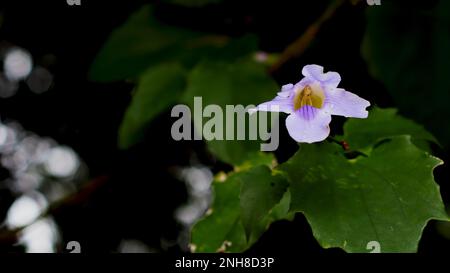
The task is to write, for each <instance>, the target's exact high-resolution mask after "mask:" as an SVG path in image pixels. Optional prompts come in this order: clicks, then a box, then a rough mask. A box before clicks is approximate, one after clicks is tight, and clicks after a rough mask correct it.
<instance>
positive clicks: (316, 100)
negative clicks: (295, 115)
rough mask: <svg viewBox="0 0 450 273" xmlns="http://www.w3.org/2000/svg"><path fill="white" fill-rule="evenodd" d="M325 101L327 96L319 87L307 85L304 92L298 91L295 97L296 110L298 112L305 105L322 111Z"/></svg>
mask: <svg viewBox="0 0 450 273" xmlns="http://www.w3.org/2000/svg"><path fill="white" fill-rule="evenodd" d="M324 101H325V94H324V92H323V90H322V88H321V87H320V86H319V85H317V84H316V85H312V86H311V85H307V86H305V87H304V88H303V89H302V90H297V92H296V94H295V97H294V110H298V109H300V108H302V107H303V106H305V105H309V106H312V107H315V108H318V109H320V108H322V106H323V102H324Z"/></svg>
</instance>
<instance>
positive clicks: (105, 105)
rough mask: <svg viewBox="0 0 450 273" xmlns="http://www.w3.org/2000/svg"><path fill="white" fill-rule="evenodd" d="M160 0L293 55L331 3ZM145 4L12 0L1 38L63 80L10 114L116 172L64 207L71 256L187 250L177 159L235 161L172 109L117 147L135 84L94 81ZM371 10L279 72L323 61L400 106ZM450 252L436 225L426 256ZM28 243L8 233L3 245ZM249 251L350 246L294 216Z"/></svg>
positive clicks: (93, 171)
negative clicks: (93, 70) (135, 244)
mask: <svg viewBox="0 0 450 273" xmlns="http://www.w3.org/2000/svg"><path fill="white" fill-rule="evenodd" d="M153 2H155V3H156V5H157V14H159V16H160V19H161V20H163V21H165V22H167V23H169V24H174V25H181V26H186V27H190V28H194V29H200V30H213V31H215V32H221V33H224V34H228V35H233V36H239V35H240V34H243V33H246V32H254V33H257V35H258V36H259V38H260V45H261V49H263V50H266V51H269V52H279V51H282V50H283V49H284V48H285V47H286V46H287V45H288V44H289V43H290V42H292V41H293V40H294V39H296V38H297V37H299V36H300V35H301V34H302V33H303V31H304V30H305V28H306V27H307V26H308V25H309V24H310V23H311V22H312V21H314V20H315V19H316V18H317V17H318V16H319V15H320V14H321V13H322V11H323V10H324V9H325V7H326V6H327V1H287V0H283V1H281V0H280V1H229V2H228V3H227V4H224V5H219V6H214V7H207V8H198V9H189V10H186V9H183V8H178V7H174V6H170V5H167V4H163V3H160V2H158V1H153ZM244 2H245V3H244ZM407 2H408V3H411V4H414V3H416V2H417V3H416V4H418V5H423V6H424V8H426V6H427V5H430V6H432V5H433V3H435V1H407ZM145 3H147V1H142V0H141V1H111V2H110V1H93V0H91V1H88V0H81V6H69V5H67V3H66V1H63V0H60V1H2V2H1V4H0V11H1V14H2V15H3V24H2V25H1V27H0V43H2V45H3V46H4V45H10V44H11V45H16V46H19V47H22V48H24V49H26V50H28V51H29V52H30V53H31V55H32V56H33V59H34V63H35V64H39V65H41V66H44V67H46V68H47V69H48V70H49V71H50V72H51V73H52V74H53V76H54V82H53V86H52V88H51V89H50V90H49V91H48V92H45V93H43V94H34V93H32V92H29V90H27V86H26V85H25V84H23V83H21V85H20V88H19V91H18V92H17V94H16V95H14V96H13V97H11V98H6V99H0V117H1V120H2V121H10V120H12V121H17V122H19V123H20V124H21V125H22V126H23V127H24V128H25V129H26V130H28V131H32V132H34V133H36V134H38V135H40V136H48V137H51V138H53V139H55V140H56V141H57V142H58V143H60V144H64V145H67V146H70V147H72V148H73V149H74V150H75V151H76V152H77V153H78V155H79V156H80V158H81V159H82V160H83V161H84V162H85V164H86V165H87V167H88V169H89V177H90V179H96V178H98V177H104V178H105V181H106V182H105V183H104V184H102V185H101V187H99V188H97V189H96V190H95V191H94V192H93V193H92V194H91V195H89V196H88V197H86V198H83V199H82V201H81V202H77V203H76V204H74V205H69V206H64V208H62V209H60V210H58V211H57V212H55V213H54V219H55V221H56V223H57V225H58V226H59V229H60V232H61V242H60V244H59V245H58V246H57V247H58V250H59V251H63V252H64V251H66V250H65V243H66V242H68V241H72V240H75V241H79V242H80V243H81V245H82V249H83V252H115V251H117V247H118V245H119V244H120V242H121V240H122V239H135V240H139V241H142V242H143V243H145V244H146V245H148V246H149V247H150V248H151V249H153V250H155V251H169V252H179V251H183V250H184V249H185V246H180V245H178V244H177V243H176V238H177V236H178V234H179V232H180V230H181V227H180V225H179V224H177V222H176V221H175V219H174V217H173V212H174V210H175V209H176V208H177V207H178V206H179V205H181V204H183V203H184V202H185V201H186V199H187V193H186V189H185V185H184V183H183V182H182V181H179V180H177V179H175V178H174V176H173V175H171V171H170V170H171V168H172V167H173V166H187V165H188V164H189V158H190V154H191V153H192V152H193V151H195V152H196V153H197V154H198V155H199V158H200V161H201V162H202V163H203V164H205V165H207V166H210V167H211V168H212V169H213V170H215V169H217V168H218V167H223V165H222V164H221V163H220V162H216V161H215V160H214V159H213V158H212V157H211V156H210V155H209V154H207V153H206V152H205V147H204V145H203V143H199V142H195V143H179V142H175V141H172V140H171V137H170V135H169V132H170V126H171V121H170V120H168V118H167V115H161V117H160V118H158V119H157V120H156V121H154V122H153V123H152V124H151V125H150V126H149V129H148V131H147V134H146V137H145V139H144V141H143V142H142V143H140V144H138V145H136V146H134V147H133V148H131V149H129V150H127V151H120V150H119V149H118V148H117V132H118V127H119V125H120V122H121V119H122V117H123V114H124V111H125V109H126V107H127V106H128V104H129V102H130V99H131V90H132V87H133V86H132V85H131V84H130V83H127V82H115V83H108V84H105V83H95V82H91V81H89V80H88V77H87V74H88V70H89V67H90V65H91V63H92V61H93V60H94V57H95V56H96V54H97V53H98V51H99V50H100V48H101V47H102V45H103V44H104V42H105V41H106V39H107V38H108V36H109V34H110V32H111V31H112V30H113V29H115V28H116V27H118V26H120V25H121V24H122V23H123V22H124V21H125V20H126V19H127V18H128V16H129V15H130V14H131V13H132V12H133V11H135V10H136V9H138V8H139V7H140V6H142V5H143V4H145ZM365 8H367V7H366V5H365V3H359V4H357V5H350V4H345V5H344V6H343V7H341V8H340V9H339V10H338V11H337V13H336V14H335V16H334V17H333V20H332V21H330V22H328V23H326V24H325V25H324V26H323V27H322V29H321V30H320V32H319V34H318V36H317V37H316V39H315V40H314V41H313V44H312V46H311V47H310V48H309V49H308V50H307V52H305V54H303V55H301V56H300V57H299V58H297V59H294V60H291V61H290V62H289V63H287V64H286V65H284V66H283V67H282V69H280V70H278V71H277V72H276V73H275V75H274V77H275V79H276V80H277V81H278V83H279V84H284V83H288V82H292V81H293V80H297V79H298V77H299V73H300V67H302V66H303V65H304V64H308V63H318V64H321V65H323V66H324V67H326V68H327V70H333V71H339V73H341V75H352V77H345V76H344V77H343V82H342V85H343V86H346V88H347V89H348V90H355V91H356V93H358V95H360V96H361V97H364V98H366V99H368V100H369V101H371V102H373V104H375V105H378V106H382V107H388V106H390V107H395V106H396V105H395V104H394V103H393V100H392V99H391V97H390V95H389V94H388V93H387V91H386V90H385V87H384V86H383V84H381V83H380V82H378V81H376V80H375V79H373V78H372V77H371V76H370V75H369V73H368V70H367V65H366V63H365V61H364V60H363V59H362V57H361V54H360V45H361V39H362V37H363V34H364V30H365V23H366V22H365V16H364V10H365ZM399 20H400V19H399ZM49 56H51V58H49ZM337 120H338V122H334V123H332V126H333V128H332V131H334V132H336V133H338V132H339V128H342V122H343V121H344V119H337ZM446 126H448V125H446ZM155 143H157V145H155ZM293 147H295V143H293V142H292V140H290V139H289V137H288V136H287V134H286V132H283V134H282V140H281V147H280V151H279V152H278V153H277V156H278V158H279V160H280V161H281V162H282V161H283V160H285V159H287V158H288V157H289V156H290V155H292V153H293V152H295V150H294V149H293ZM435 150H436V154H437V156H439V157H440V158H442V159H444V161H446V160H448V158H449V157H448V149H447V150H445V149H444V150H443V149H440V148H436V147H435ZM155 155H156V156H155ZM1 175H2V177H1V178H2V179H6V178H7V177H8V175H9V174H8V173H7V171H6V170H2V172H1ZM435 175H436V180H437V182H438V183H440V185H441V193H442V195H443V199H444V202H445V203H448V202H449V200H450V195H449V193H450V189H449V186H448V184H447V183H444V182H447V181H448V167H439V168H438V169H437V170H436V172H435ZM16 195H17V194H15V193H13V192H12V191H9V190H7V189H2V190H1V191H0V216H2V215H3V216H4V215H5V213H6V211H7V209H8V207H9V205H10V204H11V203H12V202H13V201H14V198H15V197H16ZM0 221H1V219H0ZM448 249H450V241H449V240H448V239H445V238H444V237H443V236H442V235H441V234H440V233H439V232H438V231H437V229H436V225H435V223H434V222H431V223H430V224H428V225H427V227H426V229H425V231H424V234H423V238H422V240H421V243H420V247H419V251H420V252H426V253H430V252H448ZM22 250H23V249H21V248H20V247H18V246H13V245H12V244H11V243H10V242H2V241H1V240H0V251H12V252H16V251H17V252H20V251H22ZM249 251H250V252H251V253H265V252H276V253H283V252H286V253H292V252H294V251H295V252H313V253H315V252H318V253H319V252H329V251H331V252H340V250H324V249H322V248H321V247H320V246H319V245H318V243H317V242H316V241H315V239H314V238H313V236H312V233H311V229H310V228H309V226H308V224H307V222H306V221H305V218H304V217H303V216H302V215H297V216H296V218H295V220H294V221H293V222H288V221H281V222H277V223H274V224H273V225H272V226H271V228H270V229H269V231H268V232H266V234H264V235H263V237H262V238H261V239H260V241H259V242H258V243H257V244H256V245H254V246H253V247H252V248H251V249H250V250H249Z"/></svg>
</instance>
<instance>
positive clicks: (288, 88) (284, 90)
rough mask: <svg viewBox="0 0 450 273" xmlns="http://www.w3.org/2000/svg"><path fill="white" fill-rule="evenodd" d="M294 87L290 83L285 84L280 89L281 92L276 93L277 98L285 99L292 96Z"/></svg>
mask: <svg viewBox="0 0 450 273" xmlns="http://www.w3.org/2000/svg"><path fill="white" fill-rule="evenodd" d="M293 88H294V85H293V84H292V83H290V84H285V85H283V86H282V87H281V91H280V92H278V93H277V95H278V96H280V97H283V98H287V97H289V96H291V95H292V92H293V91H294V89H293Z"/></svg>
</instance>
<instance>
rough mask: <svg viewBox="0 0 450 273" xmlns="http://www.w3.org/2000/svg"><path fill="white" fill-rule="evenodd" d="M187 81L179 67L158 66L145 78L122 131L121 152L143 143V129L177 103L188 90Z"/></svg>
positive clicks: (166, 64)
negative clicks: (141, 141)
mask: <svg viewBox="0 0 450 273" xmlns="http://www.w3.org/2000/svg"><path fill="white" fill-rule="evenodd" d="M186 77H187V75H186V71H185V70H184V68H183V67H182V66H180V65H179V64H178V63H162V64H160V65H155V66H152V67H151V68H149V69H148V70H147V71H146V72H144V73H143V74H142V76H141V77H140V79H139V83H138V85H137V87H136V90H135V93H134V96H133V100H132V101H131V103H130V106H129V107H128V109H127V112H126V113H125V117H124V119H123V122H122V124H121V127H120V132H119V145H120V147H121V148H128V147H130V146H131V145H132V144H134V143H136V142H137V141H138V140H140V139H141V137H142V134H143V133H142V130H143V128H145V126H146V125H147V124H148V123H149V122H150V121H151V120H152V119H153V118H155V116H156V115H158V114H159V113H161V112H162V111H164V110H166V109H167V108H169V106H171V105H172V104H174V103H176V102H177V101H178V99H179V97H180V96H181V94H182V92H183V91H184V89H185V88H186ZM167 90H170V92H167Z"/></svg>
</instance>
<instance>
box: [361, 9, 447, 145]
mask: <svg viewBox="0 0 450 273" xmlns="http://www.w3.org/2000/svg"><path fill="white" fill-rule="evenodd" d="M436 3H437V4H436V5H435V6H433V8H427V6H430V5H433V4H431V3H430V5H424V4H423V3H420V4H413V3H411V4H409V2H408V3H405V2H402V1H400V2H398V3H397V2H394V1H392V2H387V1H386V2H385V3H383V4H382V5H381V6H379V7H376V8H368V9H367V29H366V33H365V37H364V42H363V45H362V53H363V56H364V58H365V59H366V61H367V62H368V65H369V68H370V71H371V73H372V74H373V76H374V77H375V78H377V79H379V80H380V81H382V82H383V83H384V84H385V85H386V87H387V89H388V91H389V92H390V93H391V95H392V96H393V98H394V99H395V101H396V103H397V105H398V106H399V108H400V111H401V112H402V113H405V114H406V115H407V116H408V117H411V118H414V119H415V120H417V121H419V122H421V123H423V124H425V125H426V127H427V128H428V129H430V130H431V131H432V132H433V134H434V135H436V136H437V137H438V139H439V140H440V142H441V143H442V144H444V145H448V144H450V143H449V140H450V127H449V126H447V125H448V124H449V123H450V120H449V118H450V107H448V102H449V101H450V81H449V80H448V75H449V74H450V62H449V61H448V60H449V59H450V31H449V29H450V20H449V19H448V18H450V8H449V3H448V1H444V0H441V1H436Z"/></svg>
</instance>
